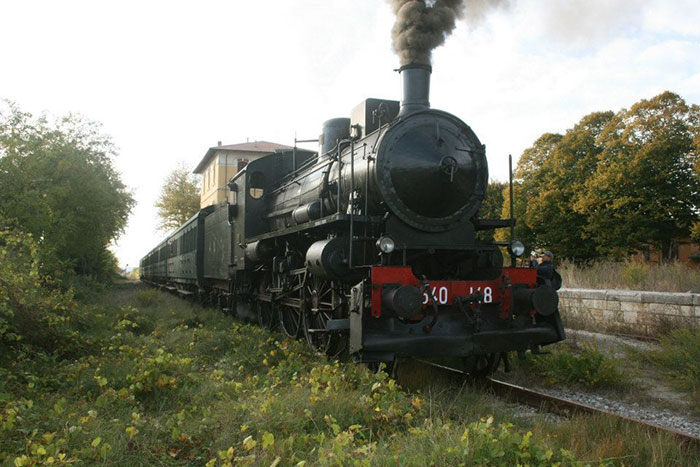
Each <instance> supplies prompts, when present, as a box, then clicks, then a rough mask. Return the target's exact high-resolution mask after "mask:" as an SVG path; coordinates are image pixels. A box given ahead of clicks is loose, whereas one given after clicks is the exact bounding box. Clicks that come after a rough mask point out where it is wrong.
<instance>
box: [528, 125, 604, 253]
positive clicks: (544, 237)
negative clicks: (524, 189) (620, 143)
mask: <svg viewBox="0 0 700 467" xmlns="http://www.w3.org/2000/svg"><path fill="white" fill-rule="evenodd" d="M612 116H613V113H612V112H597V113H592V114H590V115H586V116H585V117H583V118H582V119H581V121H580V122H579V123H578V124H577V125H576V126H574V127H573V128H572V129H570V130H568V131H567V132H566V134H565V135H564V136H563V137H562V138H561V139H560V140H559V141H558V142H557V143H556V145H555V146H554V148H552V150H551V151H550V153H549V155H548V157H547V158H546V159H545V160H544V161H543V163H542V169H541V173H540V176H541V177H542V178H543V180H542V182H541V183H540V184H539V185H538V190H537V193H534V196H533V197H532V198H530V199H529V202H528V205H527V210H526V212H525V219H524V221H525V223H527V225H528V226H529V227H530V229H532V232H533V234H534V235H535V237H536V238H537V240H538V243H539V244H540V245H542V246H551V245H556V250H557V255H558V256H561V257H564V258H576V259H578V260H585V259H590V258H593V257H594V256H595V255H596V243H595V242H594V240H593V239H591V238H590V237H588V236H584V235H582V232H584V227H585V226H586V225H587V224H588V219H587V218H586V216H584V215H583V214H580V213H578V212H576V211H574V210H573V209H571V206H572V205H573V204H574V203H575V202H576V200H577V199H578V197H579V196H580V195H581V193H582V192H583V191H584V185H585V183H586V180H587V179H588V177H589V176H590V174H591V173H592V172H593V171H595V169H596V167H597V164H598V155H599V154H600V153H601V152H602V150H603V148H602V147H601V145H600V142H599V141H598V138H599V135H600V133H601V131H602V130H603V128H604V127H605V125H606V124H607V123H608V122H609V121H610V119H611V118H612Z"/></svg>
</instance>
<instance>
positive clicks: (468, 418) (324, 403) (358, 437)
mask: <svg viewBox="0 0 700 467" xmlns="http://www.w3.org/2000/svg"><path fill="white" fill-rule="evenodd" d="M81 307H83V312H86V311H88V310H89V312H90V315H91V317H92V319H91V320H89V322H87V323H85V324H84V325H83V326H84V329H83V331H82V332H83V333H84V334H85V335H86V338H88V339H89V340H90V342H91V343H92V345H91V346H90V347H89V348H88V349H89V351H86V353H85V354H84V355H82V356H80V357H78V358H73V359H61V358H57V357H52V356H51V355H48V354H45V353H40V352H33V353H29V352H22V351H21V350H20V351H13V352H14V353H13V354H12V356H11V358H10V356H9V354H8V353H3V355H2V357H1V358H2V359H1V360H0V364H1V365H0V462H2V463H3V465H18V466H22V465H39V464H47V463H53V464H56V465H67V464H87V465H93V464H112V465H119V466H130V465H144V464H145V465H209V466H213V465H234V464H235V465H246V464H249V465H271V464H274V465H397V464H398V465H429V464H431V463H433V464H434V465H458V464H466V465H473V464H481V465H514V464H516V463H521V464H523V463H528V464H530V465H551V464H554V463H556V462H564V463H565V465H578V464H579V463H578V461H576V460H575V459H583V460H587V461H590V462H592V463H593V464H598V463H599V461H600V460H601V459H603V460H604V463H607V464H618V465H619V464H622V463H625V464H627V465H651V464H654V465H695V464H696V459H697V456H698V452H697V451H683V450H681V449H680V448H678V446H677V445H676V444H675V442H674V441H673V440H672V439H670V438H669V437H668V436H665V435H656V434H653V435H650V434H647V433H644V432H635V431H633V430H634V429H633V428H630V427H629V426H627V425H621V426H618V425H610V424H612V423H613V422H610V421H598V420H587V421H585V422H583V421H580V420H577V421H575V422H571V423H570V422H566V421H564V422H563V423H551V422H549V421H547V420H546V417H544V416H540V415H534V416H531V414H527V413H523V412H522V410H521V408H519V407H518V406H512V405H510V404H505V403H503V402H500V401H498V400H497V399H494V398H493V397H491V396H490V395H488V394H485V393H484V392H483V391H481V390H479V389H476V388H473V387H471V386H470V385H468V384H464V383H463V382H461V381H460V382H454V381H446V380H440V379H439V378H437V377H433V376H431V375H425V374H424V373H423V374H421V373H418V374H416V375H414V377H413V383H410V384H407V386H409V389H410V391H408V392H407V391H405V390H403V389H402V388H401V387H399V384H397V383H396V382H395V381H393V380H390V379H388V377H387V376H386V375H385V374H384V373H381V372H380V373H379V374H374V373H371V372H369V371H368V370H367V369H365V368H364V367H363V366H360V365H355V364H351V363H342V362H328V361H327V360H326V359H325V358H323V357H319V356H316V355H314V354H313V353H312V352H311V351H310V350H309V349H308V348H307V347H306V346H305V345H302V344H301V343H300V342H295V341H290V340H288V339H284V338H283V337H282V336H281V335H277V334H270V333H268V332H266V331H264V330H262V329H259V328H257V327H254V326H248V325H243V324H241V323H238V322H236V321H234V320H232V319H231V318H229V317H226V316H224V315H222V314H221V313H219V312H217V311H215V310H208V309H203V308H200V307H198V306H195V305H192V304H190V303H187V302H184V301H181V300H178V299H176V298H173V297H171V296H168V295H165V294H162V293H160V292H156V291H153V290H149V289H145V288H144V287H140V286H123V287H118V288H113V289H111V290H107V291H105V292H103V293H102V294H101V295H99V296H95V297H92V302H91V303H87V304H86V303H83V304H82V305H81ZM5 350H6V349H5ZM404 379H405V380H406V381H407V383H408V381H409V379H410V378H404ZM574 423H575V424H574ZM606 423H607V424H608V425H606ZM601 426H602V427H601ZM577 430H578V431H579V432H581V433H584V435H585V436H588V437H589V438H588V441H586V442H583V441H582V440H581V437H580V436H579V437H577V436H576V435H575V432H576V431H577ZM529 433H530V434H529Z"/></svg>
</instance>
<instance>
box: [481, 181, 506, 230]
mask: <svg viewBox="0 0 700 467" xmlns="http://www.w3.org/2000/svg"><path fill="white" fill-rule="evenodd" d="M507 188H508V184H507V183H505V182H497V181H494V180H492V181H490V182H489V184H488V186H487V187H486V196H485V197H484V201H483V202H482V203H481V208H479V218H480V219H500V218H501V209H502V207H503V196H504V189H506V190H507ZM505 193H507V191H506V192H505ZM506 196H507V194H506ZM493 236H494V231H493V230H482V231H480V232H477V233H476V238H477V239H478V240H480V241H482V242H492V241H493Z"/></svg>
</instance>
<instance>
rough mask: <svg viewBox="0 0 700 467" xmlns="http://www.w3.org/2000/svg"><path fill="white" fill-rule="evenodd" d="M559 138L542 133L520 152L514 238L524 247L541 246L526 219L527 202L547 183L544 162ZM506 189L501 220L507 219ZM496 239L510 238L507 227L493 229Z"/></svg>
mask: <svg viewBox="0 0 700 467" xmlns="http://www.w3.org/2000/svg"><path fill="white" fill-rule="evenodd" d="M561 139H562V136H561V135H559V134H554V133H545V134H544V135H542V136H540V137H539V138H538V139H537V141H535V142H534V144H533V145H532V147H530V148H528V149H526V150H525V151H524V152H523V154H522V156H520V160H518V165H517V168H516V169H515V173H514V176H515V181H514V185H513V210H514V211H515V213H514V214H515V215H514V217H515V219H516V224H515V237H516V238H517V239H519V240H520V241H521V242H523V243H524V244H525V247H526V249H527V250H533V249H535V248H537V247H540V246H543V245H542V243H541V242H540V241H539V239H538V238H537V236H536V234H535V232H534V231H533V230H532V223H531V222H528V219H527V212H528V205H529V202H530V200H531V199H534V198H535V197H536V196H537V194H538V193H539V192H540V191H542V189H543V187H544V186H545V185H546V182H547V180H546V173H545V170H546V169H545V168H544V165H545V163H546V161H547V159H548V158H549V157H550V154H551V152H552V150H553V149H554V148H555V147H556V145H557V144H558V143H559V142H560V141H561ZM506 190H507V187H506V188H504V191H503V208H502V211H501V218H502V219H508V218H510V199H509V196H508V194H507V193H506ZM495 238H496V240H499V241H506V240H508V238H509V232H508V231H507V230H506V229H502V230H499V231H497V232H496V235H495Z"/></svg>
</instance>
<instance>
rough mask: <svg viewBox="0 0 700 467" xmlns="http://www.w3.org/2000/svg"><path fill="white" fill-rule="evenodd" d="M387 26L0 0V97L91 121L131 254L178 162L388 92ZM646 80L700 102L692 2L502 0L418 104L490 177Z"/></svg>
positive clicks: (373, 17) (387, 20) (317, 7)
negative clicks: (118, 182) (108, 140)
mask: <svg viewBox="0 0 700 467" xmlns="http://www.w3.org/2000/svg"><path fill="white" fill-rule="evenodd" d="M392 24H393V15H392V13H391V11H390V9H389V7H388V5H387V3H386V2H384V1H382V0H294V1H290V0H267V1H248V0H247V1H243V0H230V1H228V2H224V1H202V0H200V1H198V2H181V1H146V0H141V1H138V2H135V1H126V0H120V1H106V0H103V1H94V0H92V1H72V0H62V1H33V0H22V1H19V0H17V1H11V0H0V44H1V45H0V51H1V53H0V98H5V99H9V100H11V101H14V102H16V103H17V104H18V105H19V106H20V108H22V109H23V110H25V111H30V112H32V113H34V114H40V113H42V112H44V111H46V112H48V113H49V114H51V115H63V114H66V113H68V112H74V113H80V114H82V115H83V116H85V117H86V118H88V119H91V120H96V121H99V122H101V123H102V124H103V125H104V128H103V129H104V132H105V133H107V134H109V135H111V136H112V138H113V140H114V142H115V143H116V145H117V146H118V148H119V153H120V154H119V156H118V158H117V159H116V166H117V168H118V169H119V171H120V172H121V174H122V178H123V180H124V182H125V183H126V184H127V185H128V186H129V188H130V189H131V190H132V191H133V193H134V197H135V198H136V200H137V201H138V205H137V206H136V208H135V209H134V211H133V213H132V215H131V218H130V220H129V225H128V227H127V231H126V233H125V235H123V236H122V237H121V238H120V240H119V242H118V244H117V245H116V247H115V252H116V254H117V256H118V258H119V260H120V262H121V264H122V266H125V265H126V264H129V265H130V266H134V265H137V264H138V260H139V258H140V257H141V256H143V254H144V253H146V252H147V251H148V250H149V249H150V248H151V247H153V246H155V244H156V243H157V242H158V241H160V239H161V238H162V237H163V236H164V235H163V234H162V233H161V232H157V231H156V225H157V217H156V211H155V209H154V208H153V204H154V202H155V200H156V198H157V196H158V192H159V190H160V188H161V186H162V183H163V180H164V178H165V177H166V175H167V174H168V172H170V171H171V170H172V169H173V168H174V167H175V166H176V164H177V163H178V162H185V163H186V164H187V165H189V166H190V167H192V168H193V167H194V166H195V165H196V164H197V162H199V161H200V160H201V158H202V157H203V156H204V153H205V152H206V150H207V148H209V147H210V146H213V145H215V144H216V142H217V141H219V140H220V141H223V142H224V144H233V143H239V142H245V141H246V140H247V139H250V140H251V141H253V140H267V141H273V142H278V143H284V144H290V145H291V144H292V142H293V139H294V136H295V135H297V136H298V137H299V138H315V137H316V136H317V135H318V133H319V129H320V126H321V123H322V122H323V121H324V120H326V119H329V118H334V117H342V116H349V112H350V110H351V109H352V107H353V106H354V105H355V104H357V103H359V102H360V101H362V100H363V99H365V98H366V97H379V98H390V99H399V98H400V87H399V78H398V75H397V74H396V73H394V72H393V69H394V68H396V67H397V65H398V60H397V58H396V57H395V55H394V54H393V52H392V50H391V41H390V30H391V27H392ZM664 90H671V91H674V92H676V93H678V94H680V95H681V96H682V97H683V98H685V100H686V101H687V102H690V103H700V1H698V0H666V1H662V0H647V1H641V0H587V1H586V0H529V1H528V0H520V1H518V0H512V1H511V2H510V6H509V7H507V8H499V9H497V10H494V11H491V12H490V13H489V14H487V15H486V16H485V17H484V18H482V20H481V21H478V22H476V23H474V22H472V23H467V22H463V23H461V24H459V26H458V28H457V29H456V30H455V32H454V34H453V35H452V37H450V38H448V40H447V42H446V44H445V45H444V46H443V47H441V48H439V49H438V50H437V51H436V52H435V53H434V55H433V76H432V89H431V99H430V100H431V104H432V106H433V107H436V108H441V109H443V110H447V111H449V112H452V113H454V114H456V115H457V116H459V117H460V118H462V119H463V120H464V121H465V122H466V123H467V124H469V125H470V126H471V127H472V128H473V129H474V131H475V132H476V134H477V135H478V136H479V138H480V139H481V141H482V143H484V144H486V149H487V156H488V158H489V169H490V176H491V178H492V179H498V180H506V179H507V177H508V154H509V153H511V154H513V156H514V158H515V159H516V160H517V158H518V156H519V155H520V154H521V153H522V151H523V150H524V149H525V148H527V147H528V146H529V145H531V144H532V142H533V141H534V140H535V139H536V138H537V137H538V136H540V135H541V134H542V133H544V132H563V131H565V130H566V129H567V128H571V127H572V126H573V125H574V124H575V123H576V122H577V121H578V120H579V119H580V118H581V117H582V116H584V115H585V114H587V113H589V112H592V111H599V110H615V111H616V110H619V109H620V108H622V107H629V106H630V105H632V104H633V103H634V102H636V101H638V100H639V99H642V98H650V97H653V96H654V95H656V94H658V93H660V92H662V91H664Z"/></svg>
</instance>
